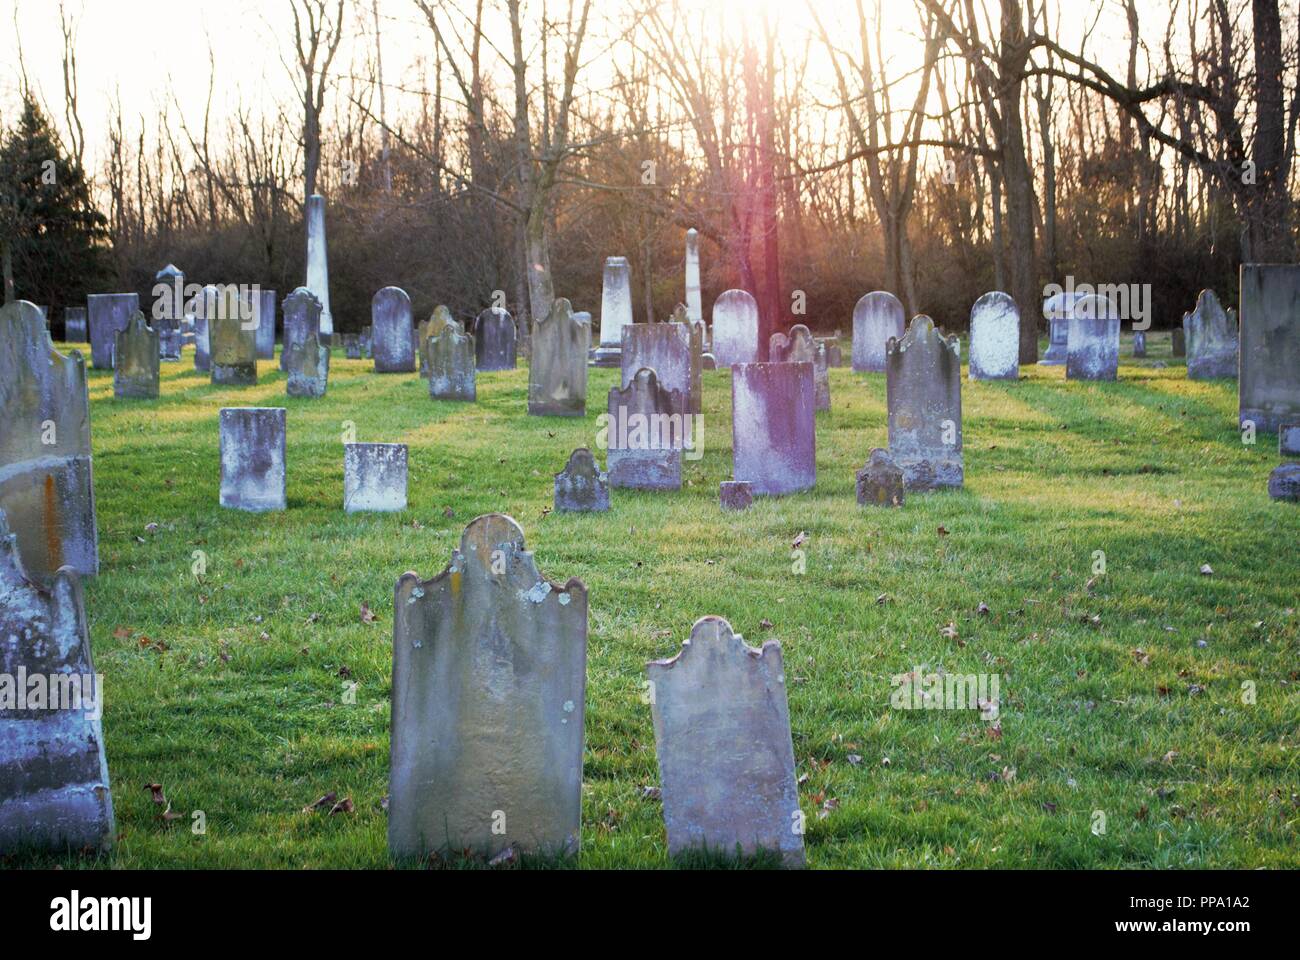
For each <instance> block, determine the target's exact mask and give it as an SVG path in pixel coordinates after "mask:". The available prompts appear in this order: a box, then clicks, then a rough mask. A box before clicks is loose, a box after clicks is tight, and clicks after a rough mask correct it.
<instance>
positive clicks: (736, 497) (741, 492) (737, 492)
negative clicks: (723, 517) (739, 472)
mask: <svg viewBox="0 0 1300 960" xmlns="http://www.w3.org/2000/svg"><path fill="white" fill-rule="evenodd" d="M718 502H719V503H721V505H722V509H723V510H748V509H749V508H750V506H751V505H753V503H754V488H753V487H751V486H750V485H749V482H748V481H747V480H723V481H722V483H720V484H719V485H718Z"/></svg>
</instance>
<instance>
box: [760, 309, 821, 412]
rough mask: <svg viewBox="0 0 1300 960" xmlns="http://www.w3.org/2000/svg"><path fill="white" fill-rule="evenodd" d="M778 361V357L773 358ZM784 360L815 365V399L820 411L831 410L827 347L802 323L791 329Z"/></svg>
mask: <svg viewBox="0 0 1300 960" xmlns="http://www.w3.org/2000/svg"><path fill="white" fill-rule="evenodd" d="M772 359H773V360H776V357H772ZM782 359H783V360H785V361H786V362H789V363H811V364H812V365H813V397H814V399H815V401H816V405H817V409H818V410H829V409H830V408H831V379H830V371H829V370H828V369H827V364H826V347H825V345H824V344H821V343H819V342H818V341H817V340H816V338H814V337H813V335H812V331H810V330H809V329H808V328H807V327H805V326H804V325H803V324H802V323H796V324H795V325H794V326H793V327H791V328H790V340H789V346H788V347H787V348H786V349H785V355H784V356H783V357H782Z"/></svg>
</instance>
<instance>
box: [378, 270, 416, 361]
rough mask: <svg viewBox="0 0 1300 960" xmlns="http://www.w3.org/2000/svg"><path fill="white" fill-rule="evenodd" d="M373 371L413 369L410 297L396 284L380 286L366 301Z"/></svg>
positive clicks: (413, 330) (413, 354)
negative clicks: (368, 311) (367, 304)
mask: <svg viewBox="0 0 1300 960" xmlns="http://www.w3.org/2000/svg"><path fill="white" fill-rule="evenodd" d="M370 330H371V336H372V337H373V338H374V352H375V372H376V373H414V372H415V343H414V340H415V328H414V327H413V326H412V325H411V298H410V297H408V296H407V295H406V291H405V290H402V289H401V288H400V287H384V289H382V290H380V291H379V292H378V293H376V294H375V295H374V297H373V298H372V299H371V301H370Z"/></svg>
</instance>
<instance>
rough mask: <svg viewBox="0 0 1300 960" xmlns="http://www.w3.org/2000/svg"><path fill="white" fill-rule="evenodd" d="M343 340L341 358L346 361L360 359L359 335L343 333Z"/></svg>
mask: <svg viewBox="0 0 1300 960" xmlns="http://www.w3.org/2000/svg"><path fill="white" fill-rule="evenodd" d="M341 336H342V338H343V357H344V359H346V360H360V359H361V335H360V334H359V333H345V334H342V335H341Z"/></svg>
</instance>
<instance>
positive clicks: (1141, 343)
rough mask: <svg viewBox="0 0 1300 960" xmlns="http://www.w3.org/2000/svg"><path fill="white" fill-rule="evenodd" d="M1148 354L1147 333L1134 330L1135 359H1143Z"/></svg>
mask: <svg viewBox="0 0 1300 960" xmlns="http://www.w3.org/2000/svg"><path fill="white" fill-rule="evenodd" d="M1146 355H1147V335H1146V334H1145V333H1144V332H1143V331H1141V330H1134V331H1133V359H1134V360H1143V359H1145V358H1146Z"/></svg>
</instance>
